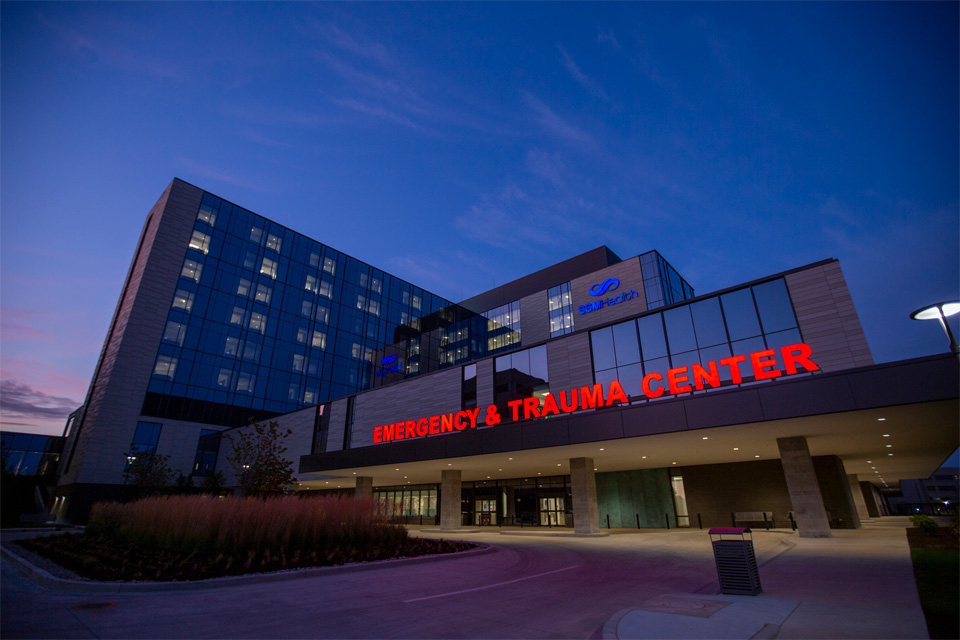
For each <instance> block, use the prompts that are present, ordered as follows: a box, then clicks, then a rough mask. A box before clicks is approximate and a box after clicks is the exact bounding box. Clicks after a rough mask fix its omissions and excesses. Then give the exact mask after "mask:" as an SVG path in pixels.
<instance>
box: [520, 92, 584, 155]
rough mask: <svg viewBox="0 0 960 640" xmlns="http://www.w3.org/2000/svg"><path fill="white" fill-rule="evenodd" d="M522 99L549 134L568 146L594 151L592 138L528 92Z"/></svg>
mask: <svg viewBox="0 0 960 640" xmlns="http://www.w3.org/2000/svg"><path fill="white" fill-rule="evenodd" d="M524 97H525V98H526V101H527V104H528V105H529V106H530V108H531V109H532V110H533V112H534V114H535V117H536V120H537V122H538V123H540V125H541V126H542V127H543V128H544V129H546V130H547V132H549V133H550V134H552V135H554V136H556V137H557V138H560V139H561V140H563V141H564V142H567V143H568V144H572V145H575V146H578V147H581V148H584V149H591V150H596V148H597V147H598V146H599V145H598V144H597V141H596V140H595V139H594V138H593V136H591V135H590V134H589V133H587V132H585V131H582V130H580V129H578V128H577V127H575V126H573V125H572V124H570V123H569V122H567V121H566V120H564V119H563V118H561V117H560V116H559V115H557V114H556V113H555V112H554V111H553V110H552V109H551V108H550V107H548V106H547V105H545V104H544V103H543V102H541V101H540V100H539V99H537V98H536V97H535V96H534V95H533V94H531V93H530V92H528V91H525V92H524Z"/></svg>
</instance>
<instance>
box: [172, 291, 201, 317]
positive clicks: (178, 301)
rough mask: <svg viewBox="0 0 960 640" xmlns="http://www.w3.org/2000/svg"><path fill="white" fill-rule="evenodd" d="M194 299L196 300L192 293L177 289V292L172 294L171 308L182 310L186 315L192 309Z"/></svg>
mask: <svg viewBox="0 0 960 640" xmlns="http://www.w3.org/2000/svg"><path fill="white" fill-rule="evenodd" d="M194 298H196V294H194V293H193V292H192V291H186V290H185V289H177V292H176V293H175V294H173V308H174V309H183V310H184V311H186V312H187V313H190V310H191V309H193V300H194Z"/></svg>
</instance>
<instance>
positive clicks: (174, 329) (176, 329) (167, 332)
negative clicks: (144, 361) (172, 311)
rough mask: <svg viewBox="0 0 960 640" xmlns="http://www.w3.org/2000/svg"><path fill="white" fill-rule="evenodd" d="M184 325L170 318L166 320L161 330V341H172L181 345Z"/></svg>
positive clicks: (184, 331)
mask: <svg viewBox="0 0 960 640" xmlns="http://www.w3.org/2000/svg"><path fill="white" fill-rule="evenodd" d="M186 329H187V328H186V327H185V326H184V325H183V324H181V323H179V322H174V321H173V320H170V321H168V322H167V326H166V328H165V329H164V330H163V341H164V342H172V343H173V344H175V345H177V346H178V347H179V346H182V345H183V334H184V333H186Z"/></svg>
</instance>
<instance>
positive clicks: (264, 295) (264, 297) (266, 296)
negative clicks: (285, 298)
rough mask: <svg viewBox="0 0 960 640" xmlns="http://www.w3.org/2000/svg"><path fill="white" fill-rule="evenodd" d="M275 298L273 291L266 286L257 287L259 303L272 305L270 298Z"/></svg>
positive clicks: (259, 285)
mask: <svg viewBox="0 0 960 640" xmlns="http://www.w3.org/2000/svg"><path fill="white" fill-rule="evenodd" d="M271 296H273V289H271V288H270V287H268V286H267V285H265V284H258V285H257V298H256V300H257V302H262V303H263V304H270V298H271Z"/></svg>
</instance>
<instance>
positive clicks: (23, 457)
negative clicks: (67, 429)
mask: <svg viewBox="0 0 960 640" xmlns="http://www.w3.org/2000/svg"><path fill="white" fill-rule="evenodd" d="M63 441H64V438H63V437H62V436H46V435H37V434H34V433H20V432H18V431H0V458H2V460H3V471H4V473H5V474H9V475H12V476H46V477H51V478H53V477H56V475H57V465H58V464H59V462H60V453H61V452H62V451H63Z"/></svg>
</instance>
